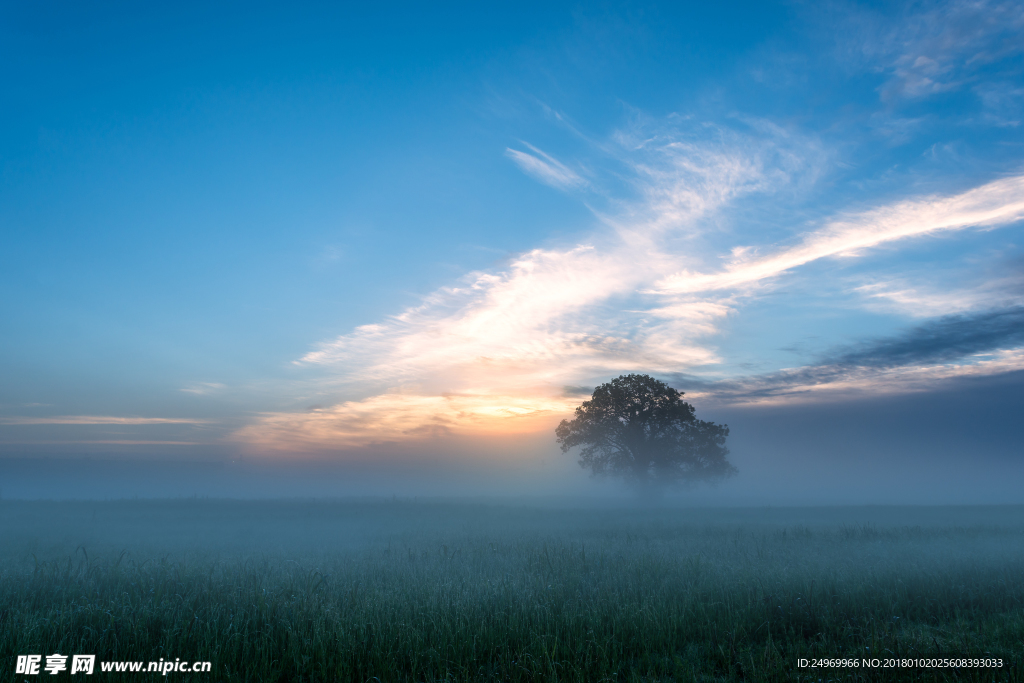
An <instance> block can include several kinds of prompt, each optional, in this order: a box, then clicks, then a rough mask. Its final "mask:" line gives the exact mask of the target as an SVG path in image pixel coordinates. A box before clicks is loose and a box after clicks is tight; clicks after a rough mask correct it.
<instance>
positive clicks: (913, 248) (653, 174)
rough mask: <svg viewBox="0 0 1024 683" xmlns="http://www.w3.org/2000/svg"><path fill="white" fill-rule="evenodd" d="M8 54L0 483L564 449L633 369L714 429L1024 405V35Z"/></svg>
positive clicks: (942, 16)
mask: <svg viewBox="0 0 1024 683" xmlns="http://www.w3.org/2000/svg"><path fill="white" fill-rule="evenodd" d="M0 32H2V40H0V50H2V51H3V59H2V61H0V64H2V66H0V69H2V70H3V77H4V83H5V87H4V88H3V89H2V91H0V98H2V106H0V119H2V126H0V160H2V174H3V175H2V184H0V230H2V233H3V238H4V239H3V244H4V247H3V249H2V250H0V291H2V299H0V317H2V320H3V322H2V325H3V334H2V336H0V376H2V382H0V404H2V406H0V448H2V449H3V452H4V453H7V454H12V455H14V454H23V453H65V454H76V453H92V452H104V453H106V452H114V453H121V454H134V453H143V454H145V453H161V454H165V455H171V456H174V457H186V456H187V457H193V456H194V455H195V454H207V455H210V454H213V455H218V454H220V455H223V454H238V453H244V454H247V455H248V456H253V457H270V458H280V457H295V456H297V455H302V456H305V455H320V456H322V455H323V454H325V453H326V454H331V457H339V458H342V459H344V458H345V457H348V456H346V455H345V454H346V453H350V452H356V451H359V452H361V453H364V454H365V453H366V452H375V449H376V451H377V452H383V451H382V450H381V449H382V448H383V449H384V450H386V451H387V452H388V453H391V452H393V451H395V449H398V450H400V451H403V452H405V453H409V454H415V453H416V452H417V449H427V448H433V449H435V450H436V449H438V448H442V449H443V448H448V447H451V448H455V446H454V445H452V444H454V443H456V442H459V443H462V444H463V445H462V446H460V447H461V448H468V449H469V450H470V451H471V452H472V453H474V454H475V453H481V452H489V451H488V449H491V451H494V452H495V453H500V455H498V456H494V457H499V458H501V459H512V460H515V459H516V458H528V457H529V458H532V457H535V456H534V455H529V456H527V455H523V453H524V451H523V449H524V448H525V446H524V445H523V444H531V445H530V448H531V449H533V451H531V453H532V452H536V453H540V454H542V455H543V457H548V451H549V450H551V449H552V448H553V442H552V444H548V445H546V446H540V445H538V444H542V443H547V439H548V436H549V435H550V433H551V431H550V430H551V428H552V427H553V425H554V424H555V423H557V421H558V420H559V419H561V418H562V417H564V416H565V415H566V414H568V413H570V412H571V410H572V407H573V406H574V405H575V404H577V403H578V402H579V400H580V396H581V395H582V394H581V392H585V390H586V389H588V388H592V387H593V386H595V385H596V384H598V383H600V382H602V381H607V380H608V379H610V378H611V377H614V376H616V375H618V374H620V373H622V372H635V371H638V372H650V373H652V374H655V375H657V376H659V377H663V378H665V379H669V380H671V381H672V382H673V384H674V385H675V386H677V387H678V388H680V389H682V390H684V391H686V392H687V395H688V396H689V397H691V399H692V400H693V401H694V403H695V404H696V405H697V406H698V409H699V410H700V411H701V413H706V414H710V415H712V416H716V415H719V416H723V417H728V416H730V415H739V414H743V415H747V414H748V413H746V412H742V411H750V410H754V411H755V412H756V411H757V410H759V409H763V410H779V409H785V410H789V411H790V413H788V414H791V415H799V413H800V411H801V410H810V409H812V408H813V409H814V410H821V409H823V408H822V406H843V405H847V404H851V402H854V403H856V404H857V405H864V402H865V401H867V402H871V401H874V400H878V401H883V400H884V401H889V400H894V397H897V398H898V397H904V399H905V400H906V401H914V400H926V398H927V397H928V396H935V395H938V394H937V393H936V392H939V393H941V392H943V391H949V390H950V387H951V386H953V385H952V384H951V383H956V382H960V381H976V382H985V381H993V382H995V381H999V382H1001V384H1000V385H999V386H1000V387H1003V389H1001V391H1004V392H1006V395H1007V396H1018V395H1019V389H1020V388H1021V387H1020V385H1019V383H1017V384H1014V383H1013V382H1010V383H1009V384H1007V378H1011V379H1012V378H1014V377H1018V376H1019V375H1018V374H1014V373H1020V372H1021V371H1022V370H1024V335H1022V333H1021V329H1022V325H1024V314H1022V310H1024V309H1022V308H1021V307H1022V304H1024V301H1022V297H1024V252H1022V248H1021V247H1022V245H1021V240H1022V232H1021V231H1022V227H1024V226H1022V219H1024V154H1022V152H1024V134H1022V128H1021V125H1020V124H1021V120H1022V113H1024V77H1022V70H1024V54H1022V51H1024V48H1022V47H1021V46H1022V45H1024V36H1022V32H1024V10H1022V9H1021V7H1020V5H1019V4H1018V3H1012V2H1007V3H1000V2H987V3H986V2H981V3H977V2H972V3H966V2H964V3H960V2H947V3H914V4H902V3H892V4H858V3H780V4H770V3H733V4H728V5H714V6H711V4H710V3H690V4H686V3H663V4H658V3H651V4H642V3H627V4H603V5H600V6H597V7H591V6H586V5H575V4H563V3H550V2H548V3H538V4H536V5H532V6H531V5H524V4H522V3H515V4H508V5H505V6H482V5H479V4H464V5H457V4H448V5H445V6H443V7H439V6H437V5H428V4H423V5H412V4H390V5H378V6H375V7H373V8H367V7H364V6H362V5H355V4H352V5H350V6H341V7H338V6H335V5H322V6H318V5H314V4H305V5H304V6H303V7H302V8H298V9H297V8H293V7H287V8H285V7H280V6H272V5H252V4H245V5H241V4H238V5H235V6H228V5H222V6H220V7H217V8H213V7H209V6H206V5H200V4H188V3H178V4H174V5H170V4H168V5H151V6H146V7H140V6H137V5H130V4H109V5H104V6H90V7H88V8H85V7H82V6H81V5H75V4H70V3H67V4H63V5H49V6H47V7H45V8H44V7H40V6H28V5H26V6H22V7H15V6H12V5H8V6H6V7H5V8H4V9H3V11H2V14H0ZM1006 387H1009V388H1006ZM851 405H852V404H851ZM730 411H733V412H730ZM736 411H741V412H740V413H737V412H736ZM760 414H761V415H764V414H766V413H760ZM749 419H750V420H751V421H752V422H756V421H757V419H758V418H756V417H751V418H749ZM965 436H967V435H965ZM1007 438H1008V439H1009V440H1008V441H1006V443H1008V444H1011V445H1012V444H1014V443H1017V447H1019V443H1018V442H1015V441H1014V440H1013V438H1010V437H1007ZM460 440H461V441H460ZM380 444H387V447H386V448H384V447H383V446H380ZM465 444H470V445H469V446H466V445H465ZM509 444H516V446H515V448H513V447H512V446H510V445H509ZM517 449H518V450H517ZM738 455H742V454H738ZM411 457H414V455H413V456H411ZM473 457H476V456H473ZM536 457H541V456H536ZM750 457H753V456H750ZM741 470H742V468H741Z"/></svg>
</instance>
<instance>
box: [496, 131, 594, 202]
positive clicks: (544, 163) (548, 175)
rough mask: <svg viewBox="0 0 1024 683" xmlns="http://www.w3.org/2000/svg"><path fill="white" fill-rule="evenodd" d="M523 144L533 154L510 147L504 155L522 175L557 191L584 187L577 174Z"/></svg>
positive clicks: (583, 182)
mask: <svg viewBox="0 0 1024 683" xmlns="http://www.w3.org/2000/svg"><path fill="white" fill-rule="evenodd" d="M523 144H524V145H526V146H527V147H529V148H530V150H531V151H533V152H534V153H533V154H528V153H526V152H520V151H519V150H515V149H512V148H511V147H510V148H508V149H506V150H505V155H506V156H507V157H508V158H510V159H511V160H512V161H514V162H515V163H516V165H517V166H519V168H520V169H522V171H523V172H524V173H526V174H527V175H531V176H533V177H534V178H536V179H537V180H539V181H541V182H542V183H544V184H546V185H550V186H551V187H554V188H556V189H559V190H574V189H578V188H581V187H586V185H587V181H586V180H584V179H583V178H581V177H580V176H579V174H578V173H576V172H574V171H572V170H571V169H569V168H568V167H566V166H565V165H564V164H562V163H561V162H559V161H558V160H557V159H555V158H554V157H551V156H550V155H548V154H545V153H544V152H542V151H540V150H539V149H537V148H536V147H534V146H533V145H530V144H528V143H525V142H524V143H523Z"/></svg>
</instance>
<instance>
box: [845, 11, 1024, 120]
mask: <svg viewBox="0 0 1024 683" xmlns="http://www.w3.org/2000/svg"><path fill="white" fill-rule="evenodd" d="M892 14H895V16H893V15H892ZM827 21H828V22H829V24H830V27H834V26H837V25H841V26H843V31H842V33H841V34H840V35H839V41H838V42H839V43H840V45H841V46H842V48H841V49H842V50H843V51H844V52H845V60H846V61H848V62H852V63H855V64H863V63H864V62H866V63H867V64H868V65H869V66H870V67H872V68H873V69H874V70H876V71H877V72H879V73H881V74H883V75H884V76H885V82H884V83H883V85H882V86H881V87H880V88H879V93H880V95H881V98H882V100H884V101H887V102H894V101H899V100H918V99H923V98H927V97H930V96H933V95H937V94H941V93H945V92H950V91H955V90H959V89H961V88H964V87H965V86H966V85H969V84H972V83H974V82H976V81H977V80H978V77H979V74H980V73H983V72H988V73H989V74H990V80H991V75H992V74H991V72H993V70H995V71H996V74H998V73H999V72H998V69H994V67H996V66H998V65H999V63H1000V62H1003V61H1005V60H1007V59H1008V58H1010V57H1013V56H1014V55H1017V54H1019V53H1020V52H1021V51H1022V49H1024V48H1022V45H1024V35H1022V33H1024V7H1022V6H1021V4H1020V3H1019V2H1012V1H1011V2H987V1H985V0H966V1H960V2H934V3H912V4H907V5H906V6H905V7H904V8H903V9H902V10H900V9H896V11H895V12H894V13H891V14H889V15H883V14H882V13H880V12H874V11H871V10H865V9H863V8H860V7H857V8H851V9H849V10H847V11H845V12H841V13H840V16H839V17H835V16H829V17H828V19H827ZM1012 73H1013V70H1012V68H1011V69H1010V75H1011V77H1012Z"/></svg>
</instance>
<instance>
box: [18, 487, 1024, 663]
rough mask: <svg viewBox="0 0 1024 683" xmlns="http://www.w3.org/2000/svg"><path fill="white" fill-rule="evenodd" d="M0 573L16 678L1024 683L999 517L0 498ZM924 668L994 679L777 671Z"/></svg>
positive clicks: (1008, 554) (994, 512) (986, 512)
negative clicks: (61, 664)
mask: <svg viewBox="0 0 1024 683" xmlns="http://www.w3.org/2000/svg"><path fill="white" fill-rule="evenodd" d="M0 553H2V555H0V557H2V560H0V680H16V681H19V683H21V681H23V680H67V679H70V680H78V679H79V678H84V679H85V680H115V679H117V680H132V679H139V678H140V677H142V678H143V679H146V680H152V679H154V678H161V676H159V675H158V674H132V673H110V674H103V673H102V672H100V671H99V670H98V669H99V665H98V664H97V673H96V674H94V675H93V676H92V677H88V678H86V677H84V676H80V675H75V676H73V677H72V676H70V675H68V672H63V673H61V674H59V675H55V676H51V675H48V674H46V673H45V672H43V673H41V674H40V675H37V676H23V675H16V674H15V661H16V656H17V655H24V654H42V655H49V654H52V653H60V654H64V655H70V654H95V655H96V656H97V661H98V662H102V661H115V660H143V661H156V660H159V659H160V658H164V659H165V660H174V659H175V658H181V659H184V660H206V661H209V662H211V665H212V671H211V672H210V673H195V674H186V673H180V672H171V673H169V674H167V679H168V680H171V679H173V680H179V681H184V680H192V681H356V682H358V683H364V682H366V681H374V680H376V681H448V680H452V681H478V680H479V681H490V680H495V681H536V680H551V681H554V680H558V681H588V682H597V681H689V680H707V681H719V680H723V681H724V680H737V681H738V680H744V681H792V680H808V681H810V680H813V681H818V680H823V681H824V680H1000V681H1002V680H1021V679H1024V508H1019V507H1013V508H1005V507H1004V508H821V509H810V508H807V509H688V508H673V507H660V508H648V509H635V508H629V507H623V506H616V507H598V506H595V505H593V504H585V503H580V504H577V505H573V504H570V503H562V504H556V503H554V502H550V501H549V502H543V501H533V502H531V503H525V502H524V503H518V504H514V503H506V504H485V503H471V502H438V501H433V502H432V501H422V502H416V501H357V502H351V501H350V502H345V501H341V502H323V501H281V502H242V501H208V500H177V501H115V502H62V503H52V502H51V503H46V502H17V501H3V502H0ZM938 656H941V657H971V658H980V657H995V658H1001V659H1002V661H1003V667H1002V668H1000V669H992V668H989V669H968V668H959V669H956V668H944V669H922V668H920V667H911V668H904V669H889V670H883V669H870V668H864V667H857V668H839V669H830V670H826V669H821V668H818V669H810V668H800V667H798V666H797V663H798V660H799V659H801V658H804V659H809V660H813V659H815V658H855V659H856V660H857V661H858V662H860V661H862V660H863V659H865V658H867V659H872V658H874V659H879V660H880V661H881V662H882V663H884V662H885V660H887V659H893V658H897V659H902V658H930V657H938ZM44 661H45V658H44Z"/></svg>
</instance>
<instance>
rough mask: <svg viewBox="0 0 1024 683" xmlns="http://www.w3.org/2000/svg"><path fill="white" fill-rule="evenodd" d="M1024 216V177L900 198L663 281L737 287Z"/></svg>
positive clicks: (665, 284)
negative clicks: (790, 240) (719, 265)
mask: <svg viewBox="0 0 1024 683" xmlns="http://www.w3.org/2000/svg"><path fill="white" fill-rule="evenodd" d="M1022 218H1024V176H1014V177H1010V178H1004V179H1001V180H997V181H994V182H991V183H988V184H986V185H983V186H981V187H978V188H975V189H973V190H969V191H967V192H964V193H961V194H958V195H954V196H952V197H941V196H931V197H925V198H919V199H912V200H907V201H902V202H898V203H896V204H893V205H890V206H885V207H880V208H878V209H873V210H871V211H867V212H865V213H861V214H856V215H853V216H850V217H847V218H842V219H839V220H835V221H832V222H830V223H829V224H828V225H826V226H825V227H824V228H822V229H820V230H815V231H812V232H810V233H809V234H807V235H805V236H804V237H803V238H801V239H800V241H799V242H798V243H797V244H796V245H795V246H792V247H784V248H781V249H775V250H772V251H771V252H770V253H769V254H768V255H766V256H759V251H760V250H758V249H757V248H754V247H737V248H735V249H733V258H732V259H731V262H730V263H729V265H728V266H727V267H726V268H725V269H724V270H722V271H719V272H716V273H694V272H689V271H683V272H680V273H675V274H673V275H671V276H669V277H667V278H665V279H664V280H662V281H661V282H659V283H658V285H657V286H658V288H659V289H661V290H663V291H667V292H687V293H691V292H706V291H711V290H721V289H733V288H739V287H743V286H746V285H751V284H754V283H757V282H760V281H763V280H766V279H769V278H773V277H776V276H778V275H781V274H782V273H785V272H787V271H790V270H793V269H794V268H797V267H799V266H803V265H806V264H808V263H811V262H812V261H816V260H818V259H822V258H828V257H853V256H858V255H860V254H862V253H863V252H864V251H865V250H867V249H871V248H874V247H878V246H881V245H882V244H885V243H887V242H893V241H896V240H903V239H907V238H911V237H922V236H925V235H935V234H939V233H943V232H951V231H955V230H964V229H966V228H990V227H995V226H999V225H1006V224H1009V223H1013V222H1015V221H1019V220H1021V219H1022Z"/></svg>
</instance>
